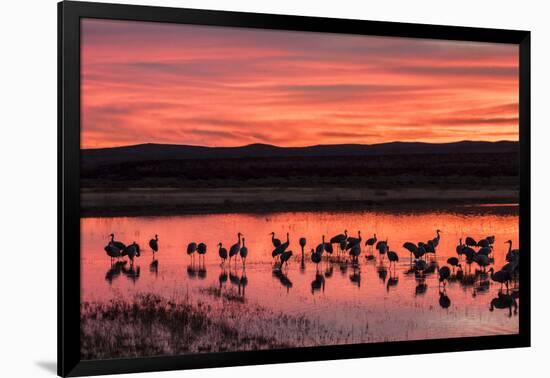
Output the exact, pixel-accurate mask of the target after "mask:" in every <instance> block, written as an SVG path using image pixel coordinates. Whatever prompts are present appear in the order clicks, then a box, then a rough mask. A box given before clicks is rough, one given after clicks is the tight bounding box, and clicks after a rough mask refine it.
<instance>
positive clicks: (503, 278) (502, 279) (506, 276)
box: [489, 267, 512, 290]
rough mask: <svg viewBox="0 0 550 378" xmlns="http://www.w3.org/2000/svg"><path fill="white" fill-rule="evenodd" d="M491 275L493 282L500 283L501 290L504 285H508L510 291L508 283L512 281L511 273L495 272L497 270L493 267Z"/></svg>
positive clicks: (490, 270)
mask: <svg viewBox="0 0 550 378" xmlns="http://www.w3.org/2000/svg"><path fill="white" fill-rule="evenodd" d="M489 273H491V276H490V277H491V280H493V281H495V282H498V283H500V289H501V290H502V285H503V284H506V289H508V282H509V281H511V280H512V274H511V273H510V272H509V271H507V270H504V269H503V270H499V271H498V272H495V269H494V268H492V267H491V269H489Z"/></svg>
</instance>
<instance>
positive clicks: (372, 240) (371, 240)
mask: <svg viewBox="0 0 550 378" xmlns="http://www.w3.org/2000/svg"><path fill="white" fill-rule="evenodd" d="M377 241H378V239H377V238H376V234H374V236H373V237H372V238H369V239H367V241H366V242H365V246H367V247H368V248H369V250H370V252H371V254H372V250H373V246H374V244H375V243H376V242H377Z"/></svg>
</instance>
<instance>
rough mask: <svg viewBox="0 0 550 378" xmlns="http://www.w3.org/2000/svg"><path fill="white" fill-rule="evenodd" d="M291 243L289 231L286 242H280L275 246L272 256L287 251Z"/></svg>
mask: <svg viewBox="0 0 550 378" xmlns="http://www.w3.org/2000/svg"><path fill="white" fill-rule="evenodd" d="M289 244H290V238H289V234H288V232H287V233H286V242H284V243H283V244H280V245H279V246H278V247H275V249H274V250H273V252H271V256H273V257H277V256H279V255H280V254H281V253H283V252H284V251H286V249H287V248H288V245H289Z"/></svg>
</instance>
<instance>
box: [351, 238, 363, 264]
mask: <svg viewBox="0 0 550 378" xmlns="http://www.w3.org/2000/svg"><path fill="white" fill-rule="evenodd" d="M360 254H361V243H357V244H355V245H354V246H353V247H351V249H350V250H349V255H350V256H351V257H352V259H353V261H354V262H355V263H357V260H358V258H359V255H360Z"/></svg>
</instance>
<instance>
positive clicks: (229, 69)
mask: <svg viewBox="0 0 550 378" xmlns="http://www.w3.org/2000/svg"><path fill="white" fill-rule="evenodd" d="M81 33H82V36H81V38H82V42H81V43H82V52H81V57H82V58H81V69H82V81H81V83H82V87H81V101H82V105H81V106H82V120H81V127H82V137H81V138H82V139H81V145H82V147H83V148H95V147H112V146H121V145H131V144H139V143H171V144H191V145H205V146H240V145H246V144H250V143H269V144H274V145H279V146H309V145H316V144H336V143H365V144H371V143H381V142H389V141H397V140H400V141H426V142H449V141H457V140H518V137H519V134H518V47H517V46H515V45H505V44H487V43H473V42H453V41H436V40H421V39H405V38H386V37H383V38H382V37H368V36H352V35H341V34H328V33H326V34H325V33H305V32H289V31H266V30H258V29H241V28H225V27H224V28H222V27H211V26H208V27H206V26H188V25H176V24H160V23H143V22H131V21H109V20H92V19H85V20H83V21H82V28H81Z"/></svg>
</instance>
